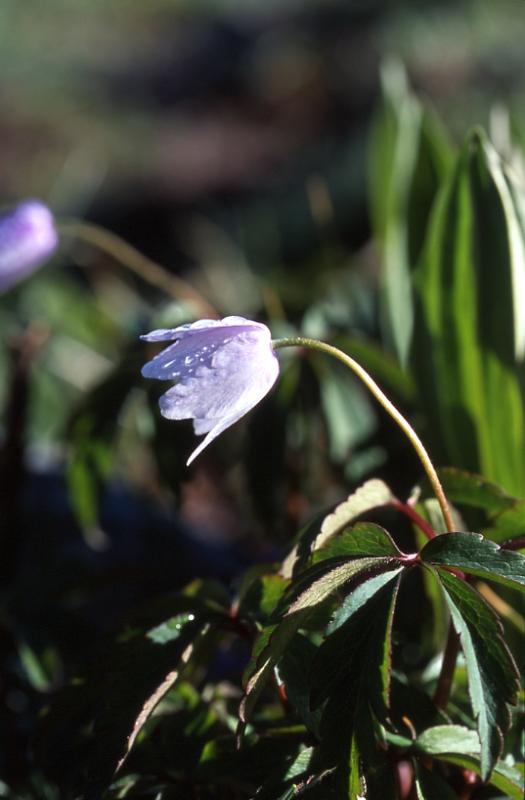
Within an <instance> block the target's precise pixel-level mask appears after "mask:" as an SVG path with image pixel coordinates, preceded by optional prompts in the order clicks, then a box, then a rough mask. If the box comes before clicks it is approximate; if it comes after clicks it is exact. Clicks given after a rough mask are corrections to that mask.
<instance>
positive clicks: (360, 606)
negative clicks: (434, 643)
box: [310, 569, 400, 708]
mask: <svg viewBox="0 0 525 800" xmlns="http://www.w3.org/2000/svg"><path fill="white" fill-rule="evenodd" d="M399 573H400V570H399V569H398V570H396V571H395V572H388V573H385V574H381V575H377V576H375V577H374V578H371V579H369V580H368V581H365V582H364V583H363V584H361V585H360V586H358V587H357V589H355V590H354V591H353V592H352V593H351V594H349V595H348V597H347V598H346V599H345V602H344V604H343V606H342V607H341V609H340V611H341V612H342V613H339V612H336V614H335V616H334V618H333V620H332V622H331V623H330V624H329V625H328V627H327V636H326V639H325V640H324V642H323V643H322V645H321V646H320V648H319V650H318V653H317V656H316V658H315V661H314V665H313V668H312V673H311V677H310V680H311V692H312V707H313V708H315V707H317V706H319V705H320V703H322V702H323V701H324V700H325V699H326V698H328V697H330V696H331V695H333V693H334V687H335V686H336V685H338V684H339V683H340V682H341V681H342V680H343V679H344V678H345V676H346V675H348V673H349V671H350V670H352V669H353V664H352V661H353V660H355V659H359V658H362V657H364V656H363V648H364V647H365V644H366V643H367V642H370V641H371V639H370V637H371V634H372V631H373V630H374V628H375V626H376V624H377V626H378V627H379V629H380V631H381V636H380V637H379V634H378V635H377V637H376V646H375V650H374V653H373V662H372V661H371V663H370V664H369V666H370V669H371V672H370V674H372V671H373V670H372V663H373V664H377V677H378V678H379V681H378V680H376V685H375V688H376V689H377V688H378V685H377V684H378V683H380V688H379V691H381V692H383V694H384V698H385V704H386V705H387V704H388V703H387V702H386V695H387V694H388V690H389V681H390V674H389V667H390V661H389V658H390V652H389V648H390V636H391V625H392V618H391V615H392V613H393V606H394V604H395V600H396V597H397V587H398V581H397V582H395V583H394V579H395V578H396V577H397V578H398V579H399ZM389 584H390V585H389ZM372 638H373V637H372ZM366 646H367V647H371V645H370V644H367V645H366ZM384 648H386V650H385V649H384ZM369 657H370V658H372V654H371V653H369Z"/></svg>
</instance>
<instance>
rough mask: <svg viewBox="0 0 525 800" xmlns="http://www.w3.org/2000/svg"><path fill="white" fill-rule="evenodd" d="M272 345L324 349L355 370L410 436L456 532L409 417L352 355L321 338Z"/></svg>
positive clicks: (278, 341)
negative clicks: (402, 412)
mask: <svg viewBox="0 0 525 800" xmlns="http://www.w3.org/2000/svg"><path fill="white" fill-rule="evenodd" d="M272 346H273V348H274V350H277V349H279V348H281V347H307V348H309V349H311V350H320V351H321V352H323V353H328V355H331V356H334V357H335V358H337V359H339V361H341V362H342V363H343V364H345V366H347V367H348V368H349V369H351V370H352V372H353V373H354V374H355V375H357V377H358V378H359V379H360V380H361V381H362V382H363V383H364V384H365V386H366V387H367V389H369V391H370V392H371V393H372V394H373V395H374V397H375V398H376V400H377V401H378V402H379V403H380V404H381V405H382V406H383V408H384V409H385V411H386V412H387V413H388V414H390V416H391V417H392V419H393V420H394V422H396V423H397V424H398V425H399V427H400V428H401V430H402V431H403V433H404V434H405V435H406V436H407V438H408V440H409V441H410V443H411V445H412V447H413V448H414V450H415V451H416V453H417V455H418V457H419V460H420V461H421V463H422V465H423V469H424V470H425V472H426V474H427V476H428V479H429V481H430V483H431V486H432V488H433V490H434V493H435V495H436V498H437V501H438V503H439V506H440V508H441V512H442V514H443V519H444V520H445V525H446V527H447V530H448V531H449V532H451V531H453V530H454V523H453V521H452V515H451V513H450V508H449V505H448V501H447V498H446V496H445V492H444V491H443V487H442V485H441V482H440V480H439V478H438V475H437V472H436V470H435V468H434V465H433V464H432V461H431V460H430V456H429V455H428V453H427V451H426V449H425V447H424V445H423V443H422V441H421V439H420V438H419V436H418V435H417V433H416V432H415V430H414V429H413V427H412V426H411V425H410V423H409V422H408V421H407V420H406V419H405V417H404V416H403V415H402V414H401V412H400V411H398V410H397V408H396V407H395V405H394V404H393V403H392V402H391V401H390V400H389V399H388V397H387V396H386V395H385V393H384V392H383V391H382V389H380V388H379V386H378V385H377V383H376V382H375V381H374V379H373V378H372V376H371V375H369V374H368V372H367V371H366V370H365V369H364V368H363V367H362V366H361V365H360V364H359V363H358V362H357V361H355V359H353V358H352V357H351V356H349V355H348V354H347V353H344V352H343V351H342V350H339V349H338V348H337V347H334V346H333V345H331V344H326V342H321V341H319V340H318V339H309V338H306V337H302V336H294V337H288V338H285V339H276V340H274V341H273V342H272Z"/></svg>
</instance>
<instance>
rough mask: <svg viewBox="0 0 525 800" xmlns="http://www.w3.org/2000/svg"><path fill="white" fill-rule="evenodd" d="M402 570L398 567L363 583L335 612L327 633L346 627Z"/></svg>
mask: <svg viewBox="0 0 525 800" xmlns="http://www.w3.org/2000/svg"><path fill="white" fill-rule="evenodd" d="M402 570H403V567H397V568H396V569H392V570H389V571H388V572H382V573H381V574H380V575H376V576H375V577H374V578H369V579H368V580H367V581H364V583H361V584H360V585H359V586H358V587H357V588H356V589H354V590H353V592H350V594H348V595H347V596H346V597H345V599H344V600H343V603H342V604H341V606H340V607H339V608H338V610H337V611H336V612H335V614H334V616H333V618H332V620H331V622H330V624H329V625H328V627H327V629H326V632H327V633H328V634H330V633H333V632H334V631H336V630H337V629H338V628H340V627H341V625H344V624H345V622H346V621H347V620H349V619H350V617H351V616H352V615H353V614H355V613H356V611H359V609H360V608H361V607H362V606H363V605H365V603H367V602H368V601H369V600H370V599H371V598H372V597H373V596H374V595H375V594H376V593H377V592H378V591H379V590H380V589H382V588H383V586H386V585H387V583H390V581H393V580H394V578H395V577H396V576H397V575H399V573H400V572H401V571H402Z"/></svg>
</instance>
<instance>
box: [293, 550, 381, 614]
mask: <svg viewBox="0 0 525 800" xmlns="http://www.w3.org/2000/svg"><path fill="white" fill-rule="evenodd" d="M393 566H396V561H395V560H394V559H393V558H358V559H355V560H352V561H345V562H344V563H343V564H339V566H336V567H334V568H333V569H331V570H330V571H329V572H327V573H326V574H325V575H323V576H322V577H321V578H318V579H317V580H316V581H314V582H313V583H312V584H311V585H310V586H309V587H308V589H306V590H305V591H304V592H302V594H300V595H299V597H298V598H297V600H294V602H293V603H292V604H291V606H290V607H289V609H288V611H287V612H286V615H285V616H286V617H289V616H290V615H292V614H295V613H296V612H297V611H301V610H303V609H307V608H313V607H314V606H317V605H319V603H322V602H323V600H326V599H327V598H328V597H330V595H332V594H333V593H334V592H335V591H337V589H339V588H340V587H342V586H343V585H344V584H345V583H348V581H349V580H351V579H352V578H354V577H355V576H357V575H360V574H362V573H364V572H367V571H369V570H374V571H375V570H385V569H390V568H391V567H393Z"/></svg>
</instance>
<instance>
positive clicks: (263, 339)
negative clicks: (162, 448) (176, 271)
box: [141, 317, 279, 464]
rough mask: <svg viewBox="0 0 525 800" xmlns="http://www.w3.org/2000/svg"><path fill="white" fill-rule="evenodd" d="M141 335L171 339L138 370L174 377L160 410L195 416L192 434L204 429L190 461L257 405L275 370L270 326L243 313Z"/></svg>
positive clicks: (177, 416)
mask: <svg viewBox="0 0 525 800" xmlns="http://www.w3.org/2000/svg"><path fill="white" fill-rule="evenodd" d="M141 339H145V340H146V341H148V342H164V341H172V340H174V342H175V343H174V344H172V345H170V346H169V347H167V348H166V349H165V350H162V352H161V353H159V354H158V355H156V356H155V358H153V360H152V361H149V362H148V363H147V364H146V365H145V366H144V367H143V368H142V374H143V376H144V377H145V378H158V379H159V380H176V381H177V383H176V384H175V386H172V387H171V389H168V391H167V392H166V393H165V394H163V395H162V397H161V398H160V400H159V405H160V411H161V414H162V415H163V416H164V417H167V418H168V419H193V429H194V431H195V433H196V434H197V435H200V434H203V433H205V434H207V435H206V437H205V439H204V440H203V441H202V442H201V443H200V445H199V446H198V447H197V449H196V450H194V451H193V453H192V454H191V456H190V457H189V459H188V461H187V463H188V464H191V462H192V461H193V459H194V458H196V457H197V456H198V455H199V453H201V452H202V451H203V450H204V448H205V447H207V445H209V444H210V442H212V441H213V440H214V439H215V438H216V437H217V436H218V435H219V434H220V433H222V432H223V431H224V430H226V428H229V427H230V425H233V423H234V422H237V420H238V419H240V418H241V417H243V416H244V415H245V414H246V413H247V412H248V411H250V409H252V408H253V407H254V406H255V405H257V403H258V402H259V401H260V400H262V398H263V397H264V396H265V395H266V394H267V393H268V392H269V391H270V389H271V388H272V386H273V384H274V383H275V381H276V380H277V376H278V374H279V362H278V360H277V357H276V355H275V353H274V351H273V349H272V343H271V334H270V331H269V329H268V328H267V327H266V325H262V324H261V323H260V322H252V321H251V320H249V319H244V317H225V318H224V319H220V320H214V319H201V320H199V321H198V322H192V323H190V324H187V325H180V326H179V327H178V328H172V329H171V330H158V331H153V332H152V333H148V334H147V335H146V336H141Z"/></svg>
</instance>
